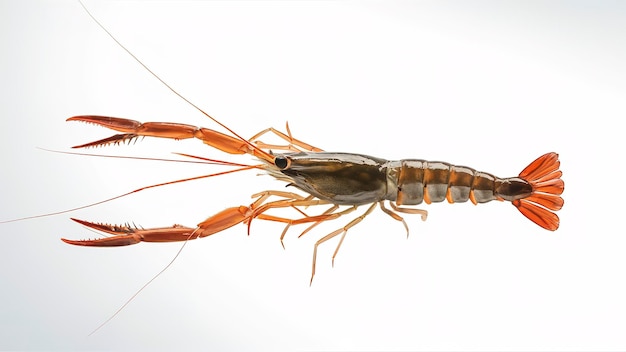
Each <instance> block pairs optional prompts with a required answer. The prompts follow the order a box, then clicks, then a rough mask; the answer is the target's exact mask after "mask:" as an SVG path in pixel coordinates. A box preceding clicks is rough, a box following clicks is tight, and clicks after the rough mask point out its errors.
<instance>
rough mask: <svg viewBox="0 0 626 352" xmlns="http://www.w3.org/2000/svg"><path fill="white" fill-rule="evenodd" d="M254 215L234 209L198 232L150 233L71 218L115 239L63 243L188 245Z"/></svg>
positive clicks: (202, 225) (176, 227)
mask: <svg viewBox="0 0 626 352" xmlns="http://www.w3.org/2000/svg"><path fill="white" fill-rule="evenodd" d="M251 215H252V212H251V210H250V208H248V207H245V206H240V207H232V208H228V209H225V210H223V211H221V212H219V213H217V214H215V215H213V216H211V217H209V218H208V219H206V220H204V221H203V222H201V223H200V224H198V226H197V227H196V228H191V227H185V226H182V225H173V226H171V227H157V228H150V229H143V228H138V227H133V226H130V225H108V224H100V223H94V222H89V221H84V220H79V219H74V218H72V220H74V221H76V222H77V223H79V224H81V225H84V226H86V227H89V228H91V229H94V230H97V231H101V232H104V233H108V234H111V235H113V236H111V237H105V238H100V239H93V240H68V239H65V238H62V239H61V240H62V241H63V242H65V243H68V244H73V245H77V246H91V247H116V246H128V245H131V244H137V243H139V242H177V241H187V240H194V239H196V238H202V237H206V236H210V235H212V234H214V233H217V232H220V231H222V230H225V229H227V228H229V227H231V226H235V225H237V224H239V223H241V222H243V221H245V220H247V219H249V218H250V216H251Z"/></svg>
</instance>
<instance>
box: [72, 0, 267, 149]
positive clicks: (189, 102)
mask: <svg viewBox="0 0 626 352" xmlns="http://www.w3.org/2000/svg"><path fill="white" fill-rule="evenodd" d="M78 2H79V3H80V5H81V6H82V7H83V9H85V11H86V12H87V14H88V15H89V17H91V18H92V19H93V20H94V22H96V24H97V25H98V26H100V28H102V30H103V31H104V32H106V34H107V35H108V36H109V37H111V39H113V41H115V43H117V45H119V46H120V47H121V48H122V49H124V51H126V53H128V55H130V56H131V57H132V58H133V59H135V61H137V63H139V64H140V65H141V66H142V67H143V68H144V69H146V71H148V72H149V73H150V74H151V75H152V76H154V78H156V79H158V80H159V82H161V83H162V84H163V85H164V86H165V87H167V89H169V90H170V91H172V93H174V94H176V95H177V96H178V97H179V98H181V99H182V100H184V101H185V102H186V103H187V104H189V105H191V106H193V107H194V108H195V109H196V110H198V111H200V112H201V113H202V114H203V115H204V116H206V117H208V118H210V119H211V120H213V122H215V123H217V124H218V125H220V126H222V127H223V128H224V129H226V130H227V131H228V132H230V133H232V134H233V136H235V137H237V138H239V139H240V140H241V141H243V142H245V143H246V144H248V146H250V147H251V148H252V149H253V150H255V151H257V152H259V153H261V154H262V155H263V156H264V157H265V159H266V160H267V161H270V160H274V157H273V156H272V155H271V154H269V153H267V152H265V151H263V150H261V149H259V148H257V147H256V146H255V145H254V144H252V143H250V141H248V140H247V139H245V138H243V137H241V136H240V135H239V134H237V133H236V132H235V131H233V130H232V129H230V128H229V127H228V126H226V125H225V124H223V123H221V122H219V121H218V120H217V119H216V118H214V117H213V116H211V115H209V114H208V113H206V112H205V111H204V110H202V109H201V108H200V107H199V106H197V105H196V104H194V103H192V102H191V101H190V100H189V99H187V98H185V97H184V96H182V94H180V93H178V92H177V91H176V90H175V89H174V88H172V87H171V86H170V85H169V84H167V82H165V81H164V80H162V79H161V77H159V76H158V75H157V74H156V73H154V72H153V71H152V70H151V69H150V68H149V67H148V66H146V64H144V63H143V62H141V60H139V58H137V57H136V56H135V55H134V54H133V53H132V52H131V51H130V50H128V49H126V47H125V46H124V45H123V44H122V43H120V42H119V41H118V40H117V39H116V38H115V37H114V36H113V34H111V32H109V31H108V30H107V29H106V28H105V27H104V26H103V25H102V24H101V23H100V22H99V21H98V20H97V19H96V18H95V17H94V16H93V15H92V14H91V12H89V10H88V9H87V7H86V6H85V4H83V2H82V0H78Z"/></svg>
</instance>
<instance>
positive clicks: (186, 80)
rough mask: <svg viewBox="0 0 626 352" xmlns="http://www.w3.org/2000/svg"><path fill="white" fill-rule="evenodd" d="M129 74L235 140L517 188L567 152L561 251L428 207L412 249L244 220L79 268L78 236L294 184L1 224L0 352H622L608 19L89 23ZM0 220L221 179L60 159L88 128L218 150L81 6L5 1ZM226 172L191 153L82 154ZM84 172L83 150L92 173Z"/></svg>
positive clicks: (519, 220)
mask: <svg viewBox="0 0 626 352" xmlns="http://www.w3.org/2000/svg"><path fill="white" fill-rule="evenodd" d="M86 5H87V7H88V8H89V9H90V10H91V11H92V12H93V14H94V15H95V16H96V17H97V18H98V19H99V20H100V21H101V22H102V23H103V24H104V25H105V26H106V27H107V28H108V29H109V30H110V31H111V32H112V33H113V34H114V35H115V36H117V38H118V39H119V40H120V41H121V42H123V43H124V44H125V45H126V46H127V47H128V48H129V49H130V50H131V51H132V52H133V53H134V54H135V55H137V56H138V57H140V58H141V59H142V60H143V61H144V62H145V63H146V64H147V65H148V66H150V67H151V68H152V69H153V70H154V71H156V72H157V73H158V74H159V75H160V76H161V77H162V78H163V79H165V80H166V81H167V82H168V83H170V84H171V85H172V86H174V87H175V88H176V89H178V90H179V91H180V92H181V93H182V94H183V95H185V96H186V97H187V98H189V99H190V100H192V101H193V102H195V103H197V104H198V105H200V106H201V107H202V108H204V109H205V110H206V111H207V112H209V113H210V114H212V115H213V116H215V117H216V118H218V119H220V120H221V121H222V122H224V123H226V124H227V125H228V126H230V127H231V128H233V129H234V130H236V131H237V132H238V133H240V134H242V135H244V136H251V135H252V134H254V133H255V132H257V131H259V130H261V129H263V128H266V127H269V126H275V127H279V128H281V129H282V127H283V126H284V123H285V121H289V123H290V127H291V129H292V132H293V133H294V135H295V136H296V137H298V138H301V139H302V140H305V141H308V142H310V143H312V144H314V145H316V146H319V147H321V148H324V149H326V150H329V151H347V152H358V153H364V154H371V155H376V156H379V157H384V158H388V159H400V158H424V159H429V160H444V161H448V162H452V163H457V164H462V165H468V166H471V167H474V168H476V169H479V170H484V171H487V172H491V173H493V174H496V175H499V176H514V175H517V174H518V173H519V171H520V170H521V169H522V168H523V167H525V166H526V165H527V164H528V163H529V162H530V161H532V160H533V159H534V158H536V157H537V156H539V155H541V154H543V153H545V152H549V151H556V152H558V153H560V156H561V162H562V170H563V172H564V176H563V178H564V180H565V183H566V190H565V193H564V195H563V197H564V198H565V206H564V208H563V210H562V211H560V212H559V215H560V217H561V228H560V229H559V230H558V231H556V232H554V233H551V232H548V231H545V230H542V229H541V228H539V227H537V226H536V225H534V224H532V223H531V222H530V221H528V220H527V219H526V218H524V217H523V216H522V215H521V214H519V212H518V211H517V210H515V209H514V208H513V207H512V206H510V205H509V204H504V203H498V202H494V203H491V204H486V205H481V206H477V207H474V206H472V205H471V204H469V203H468V204H455V205H448V204H447V203H441V204H435V205H431V206H427V207H426V208H427V209H428V210H429V211H430V217H429V219H428V221H426V222H424V223H422V222H421V221H420V220H419V218H418V217H416V216H407V217H406V218H407V222H408V224H409V226H410V228H411V234H410V236H409V238H408V239H407V238H406V236H405V232H404V230H403V228H402V226H401V225H400V224H399V223H397V222H395V221H393V220H391V219H390V218H389V217H388V216H386V215H384V214H383V213H382V212H380V211H377V212H375V213H374V214H372V215H371V216H369V217H368V218H367V219H366V220H365V221H364V222H363V223H362V224H361V225H359V226H357V227H355V228H354V229H353V230H351V231H350V232H349V233H348V236H347V238H346V240H345V242H344V244H343V246H342V249H341V251H340V252H339V255H338V257H337V259H336V261H335V267H334V268H331V265H330V258H331V256H332V252H333V250H334V248H335V244H336V241H332V242H329V243H327V244H325V245H323V246H321V247H320V252H319V261H318V274H317V276H316V277H315V280H314V282H313V285H312V287H309V285H308V282H309V275H310V265H311V254H312V249H313V244H314V242H315V241H316V240H317V239H319V238H321V237H322V236H323V235H324V234H325V233H328V232H330V231H332V230H333V229H335V228H337V227H340V226H343V224H344V223H345V222H346V221H347V220H339V221H335V222H334V223H331V224H329V225H328V226H324V227H320V228H319V229H318V230H316V231H314V232H313V233H310V234H307V235H306V236H304V237H302V238H300V239H297V235H298V229H297V228H294V229H292V231H291V232H290V233H289V234H288V236H287V238H286V241H285V244H286V250H283V249H282V247H281V246H280V243H279V241H278V237H279V235H280V232H281V231H282V226H280V225H278V224H272V223H263V222H262V221H257V222H255V223H253V227H252V234H251V236H249V237H248V236H246V228H245V226H243V225H239V226H237V227H234V228H232V229H229V230H227V231H224V232H223V233H220V234H217V235H215V236H212V237H209V238H206V239H203V240H200V241H194V242H190V243H189V244H188V245H187V246H186V247H185V248H184V250H183V252H182V254H181V256H180V257H179V258H178V259H177V260H176V262H175V263H174V265H173V266H172V267H171V268H170V269H169V270H167V271H166V272H165V274H163V275H162V276H160V277H159V278H158V279H157V280H155V281H154V283H153V284H151V285H150V286H149V287H148V288H147V289H146V290H144V291H143V292H142V293H141V294H140V295H139V296H138V297H137V298H136V299H135V300H134V301H133V302H132V303H131V304H130V305H129V306H128V307H126V308H125V309H124V310H123V311H122V312H121V313H120V314H119V315H118V316H117V317H116V318H115V319H114V320H112V321H111V322H110V323H109V324H108V325H106V326H105V327H104V328H102V329H101V330H100V331H98V332H97V333H96V334H94V335H92V336H90V337H88V336H87V334H88V333H89V332H90V331H91V330H92V329H94V328H95V327H96V326H98V325H99V324H100V323H101V322H102V321H103V320H105V319H106V318H107V317H109V316H110V315H111V314H113V313H114V312H115V311H116V310H117V309H118V308H119V307H120V305H121V304H123V302H124V301H125V300H126V299H127V298H128V297H130V296H131V295H132V294H133V293H134V292H135V291H136V290H137V289H138V288H139V287H141V285H143V284H144V283H145V282H146V281H147V280H149V279H150V278H151V277H152V276H153V275H155V274H156V273H157V272H158V271H159V270H160V269H161V268H163V266H165V265H166V264H167V263H168V262H169V261H170V260H171V259H172V258H173V256H174V255H175V254H176V252H177V251H178V250H179V248H180V244H139V245H135V246H129V247H124V248H113V249H111V248H80V247H74V246H69V245H66V244H64V243H62V242H61V241H60V240H59V238H60V237H67V238H72V239H77V238H87V237H94V236H95V235H94V234H93V233H91V232H89V231H88V230H86V229H84V228H83V227H81V226H80V225H78V224H75V223H73V222H71V221H70V220H69V219H68V218H69V217H70V216H73V217H77V218H80V219H85V220H92V221H103V222H112V223H124V222H127V221H128V222H135V223H136V224H138V225H142V226H144V227H151V226H169V225H171V224H174V223H182V224H186V225H189V226H193V225H194V224H196V223H198V222H200V221H201V220H203V219H204V218H206V217H207V216H209V215H211V214H214V213H216V212H218V211H220V210H222V209H224V208H226V207H229V206H237V205H240V204H248V203H249V202H250V199H249V196H250V195H251V194H253V193H255V192H258V191H262V190H266V189H283V186H284V184H282V183H281V182H278V181H274V180H272V179H271V178H270V177H268V176H256V175H255V172H247V173H241V174H239V175H233V176H222V177H217V178H213V179H210V180H205V181H195V182H189V183H187V184H185V185H178V186H170V187H163V188H160V189H156V190H150V191H145V192H142V193H139V194H136V195H132V196H129V197H126V198H124V199H121V200H116V201H114V202H110V203H107V204H104V205H100V206H96V207H92V208H89V209H85V210H82V211H76V212H73V213H71V214H63V215H57V216H51V217H44V218H38V219H34V220H27V221H20V222H13V223H4V224H0V235H1V238H0V243H2V245H0V264H1V265H0V285H1V289H0V349H24V348H26V349H30V348H32V349H155V348H156V349H201V350H242V349H247V350H250V349H257V350H276V349H286V350H343V349H350V350H500V349H506V350H551V349H556V350H623V349H626V334H624V331H626V298H625V297H626V255H625V254H626V238H625V234H624V229H623V228H624V226H623V221H622V219H623V218H624V211H623V210H624V206H623V203H622V199H621V198H622V197H623V190H622V188H621V186H622V184H623V177H624V175H625V173H624V171H625V170H624V167H623V150H624V147H623V139H622V138H623V132H622V131H623V130H624V129H623V126H622V125H623V121H622V120H623V118H624V116H625V113H626V103H625V102H626V99H625V98H624V97H625V93H626V65H624V62H626V16H625V14H626V6H625V5H624V3H623V2H612V1H609V2H602V1H588V2H586V1H570V2H564V1H563V2H560V1H553V2H545V3H544V2H530V3H527V2H497V1H493V2H491V1H478V2H385V3H369V2H329V1H327V2H271V3H264V2H253V3H248V2H243V1H240V2H189V3H178V2H177V3H175V4H174V3H168V2H154V3H153V2H130V3H127V2H113V3H99V2H91V1H90V2H87V4H86ZM0 14H1V15H0V17H1V18H0V27H1V31H0V35H1V36H2V39H1V42H0V44H1V47H2V51H3V54H2V56H0V60H1V61H0V74H1V79H0V82H1V83H0V84H1V86H2V94H1V95H0V99H1V100H2V101H1V104H0V116H1V119H0V123H1V126H0V134H1V138H0V143H2V144H1V148H2V157H1V158H2V159H1V163H2V171H1V173H0V189H1V201H0V202H1V203H0V204H1V205H2V209H1V216H0V218H1V219H0V220H8V219H14V218H19V217H23V216H30V215H37V214H42V213H48V212H53V211H59V210H64V209H69V208H72V207H76V206H80V205H85V204H88V203H91V202H95V201H99V200H103V199H106V198H108V197H112V196H115V195H118V194H121V193H124V192H127V191H130V190H133V189H135V188H138V187H141V186H145V185H150V184H154V183H158V182H162V181H168V180H175V179H178V178H184V177H189V176H194V175H201V174H205V173H211V172H214V171H217V170H218V168H216V167H213V166H198V165H191V166H189V165H182V164H165V163H159V162H148V161H132V160H121V159H102V158H94V157H81V156H70V155H62V154H54V153H50V152H46V151H42V150H39V149H36V147H43V148H50V149H55V150H63V151H69V150H70V147H71V146H73V145H77V144H81V143H84V142H88V141H92V140H96V139H99V138H104V137H108V136H109V135H111V134H112V132H109V131H107V130H104V129H102V128H97V127H94V126H89V125H82V124H78V123H66V122H64V120H65V119H66V118H67V117H70V116H73V115H80V114H103V115H111V116H120V117H129V118H133V119H136V120H141V121H172V122H182V123H189V124H193V125H203V126H206V127H211V128H215V124H213V123H212V122H211V121H209V120H208V119H206V118H205V117H203V116H202V115H201V114H199V113H198V112H197V111H194V109H192V108H191V107H189V106H188V105H186V104H185V103H184V102H182V101H181V100H180V99H179V98H177V97H175V96H174V95H173V94H172V93H171V92H170V91H168V90H166V89H165V88H164V87H163V86H162V85H161V84H160V83H159V82H158V81H156V80H155V79H154V78H153V77H151V76H150V75H149V74H148V73H147V72H146V71H145V70H144V69H143V68H141V67H140V66H139V65H138V64H137V63H136V62H134V61H133V60H132V59H131V58H130V57H129V56H128V55H127V54H126V53H125V52H123V50H121V49H120V48H119V47H118V46H117V45H116V44H115V43H114V42H113V41H112V40H111V39H110V38H108V37H107V36H106V34H105V33H104V32H103V31H102V30H101V29H100V28H98V27H97V25H96V24H95V23H94V22H93V21H92V20H91V19H90V18H89V16H88V15H87V14H86V13H85V11H84V10H83V9H82V8H81V7H80V5H79V4H78V3H77V2H75V1H68V2H57V1H29V2H21V1H20V2H18V1H2V2H0ZM95 151H96V152H101V153H110V154H114V155H138V156H153V157H170V156H171V154H170V152H172V151H178V152H189V153H194V154H197V155H202V156H207V157H215V158H223V159H228V160H238V161H242V160H250V159H249V158H243V159H241V158H233V157H231V156H229V155H224V154H223V153H220V152H218V151H215V150H211V149H210V148H208V147H205V146H203V145H202V144H201V143H200V142H198V141H182V142H176V141H168V140H149V139H146V140H144V141H142V142H139V143H137V144H135V145H132V146H119V147H110V148H101V149H97V150H95ZM89 152H93V150H92V151H89Z"/></svg>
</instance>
